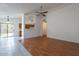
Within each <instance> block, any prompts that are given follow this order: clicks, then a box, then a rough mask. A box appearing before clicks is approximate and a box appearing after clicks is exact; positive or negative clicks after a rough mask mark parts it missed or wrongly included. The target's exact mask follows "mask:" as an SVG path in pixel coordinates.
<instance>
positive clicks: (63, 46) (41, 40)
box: [24, 37, 79, 56]
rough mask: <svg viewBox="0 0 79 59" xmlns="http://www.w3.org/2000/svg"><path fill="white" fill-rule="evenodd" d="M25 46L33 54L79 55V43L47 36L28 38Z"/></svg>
mask: <svg viewBox="0 0 79 59" xmlns="http://www.w3.org/2000/svg"><path fill="white" fill-rule="evenodd" d="M24 47H25V48H27V50H28V51H29V52H30V53H31V54H32V55H33V56H79V44H77V43H72V42H66V41H61V40H57V39H50V38H47V37H37V38H31V39H26V40H25V41H24Z"/></svg>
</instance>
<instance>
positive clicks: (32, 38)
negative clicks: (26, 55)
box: [24, 36, 42, 39]
mask: <svg viewBox="0 0 79 59" xmlns="http://www.w3.org/2000/svg"><path fill="white" fill-rule="evenodd" d="M39 37H42V36H36V37H30V38H24V39H34V38H39Z"/></svg>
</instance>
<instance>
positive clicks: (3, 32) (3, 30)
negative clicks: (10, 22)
mask: <svg viewBox="0 0 79 59" xmlns="http://www.w3.org/2000/svg"><path fill="white" fill-rule="evenodd" d="M0 25H1V28H0V29H1V31H0V32H1V37H7V36H8V30H7V24H4V23H1V24H0Z"/></svg>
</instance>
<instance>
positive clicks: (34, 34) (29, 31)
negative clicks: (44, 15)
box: [24, 16, 41, 38]
mask: <svg viewBox="0 0 79 59" xmlns="http://www.w3.org/2000/svg"><path fill="white" fill-rule="evenodd" d="M34 18H35V27H34V29H33V30H32V29H24V38H32V37H37V36H40V35H41V31H40V25H41V24H40V20H41V18H40V17H39V16H34ZM26 21H27V18H26V16H25V24H26Z"/></svg>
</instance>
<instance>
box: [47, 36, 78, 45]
mask: <svg viewBox="0 0 79 59" xmlns="http://www.w3.org/2000/svg"><path fill="white" fill-rule="evenodd" d="M48 39H53V40H59V41H63V42H67V43H73V44H79V43H78V42H72V41H67V40H64V39H62V38H56V37H48Z"/></svg>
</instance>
